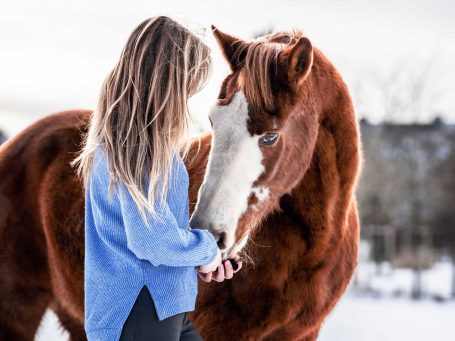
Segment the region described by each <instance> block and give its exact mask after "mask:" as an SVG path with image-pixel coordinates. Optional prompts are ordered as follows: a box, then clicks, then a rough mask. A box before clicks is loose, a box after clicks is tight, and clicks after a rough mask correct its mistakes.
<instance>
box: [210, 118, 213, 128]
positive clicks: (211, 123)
mask: <svg viewBox="0 0 455 341" xmlns="http://www.w3.org/2000/svg"><path fill="white" fill-rule="evenodd" d="M209 122H210V126H211V127H212V128H213V122H212V119H211V118H210V117H209Z"/></svg>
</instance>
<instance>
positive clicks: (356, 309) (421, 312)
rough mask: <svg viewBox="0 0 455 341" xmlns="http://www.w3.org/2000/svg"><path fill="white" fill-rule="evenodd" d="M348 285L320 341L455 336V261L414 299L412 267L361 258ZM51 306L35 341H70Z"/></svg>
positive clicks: (437, 269) (429, 274)
mask: <svg viewBox="0 0 455 341" xmlns="http://www.w3.org/2000/svg"><path fill="white" fill-rule="evenodd" d="M356 276H357V279H356V286H355V287H354V286H353V285H352V286H351V287H350V288H349V290H348V292H347V293H346V294H345V295H344V297H343V298H342V299H341V301H340V302H339V303H338V305H337V306H336V307H335V309H334V311H333V312H332V314H331V315H330V316H329V317H328V318H327V319H326V321H325V324H324V326H323V328H322V330H321V333H320V336H319V340H320V341H376V340H378V341H407V340H412V341H419V340H422V341H423V340H425V341H427V340H434V341H446V340H447V341H451V340H455V299H450V289H451V288H450V283H451V276H452V265H451V264H450V263H449V262H439V263H436V264H435V266H434V267H433V268H432V269H430V270H427V271H424V272H423V274H422V286H423V293H424V295H423V297H424V298H423V299H422V300H419V301H415V300H411V299H410V298H409V297H410V292H411V286H412V279H413V277H412V272H411V271H410V270H407V269H391V268H390V267H389V266H388V265H387V264H384V265H383V269H382V271H381V275H377V274H376V268H375V266H374V265H373V264H372V263H369V262H361V264H360V266H359V268H358V269H357V274H356ZM67 339H68V335H67V333H66V332H62V330H61V329H60V328H59V327H58V323H57V319H56V317H55V315H54V314H53V313H52V312H50V311H48V312H47V313H46V315H45V316H44V318H43V322H42V325H41V328H40V330H39V331H38V334H37V337H36V341H57V340H58V341H60V340H67Z"/></svg>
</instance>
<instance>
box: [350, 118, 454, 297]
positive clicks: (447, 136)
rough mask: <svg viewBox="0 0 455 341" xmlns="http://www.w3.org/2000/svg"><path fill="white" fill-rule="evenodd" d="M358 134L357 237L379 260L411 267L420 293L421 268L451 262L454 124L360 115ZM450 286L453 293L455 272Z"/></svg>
mask: <svg viewBox="0 0 455 341" xmlns="http://www.w3.org/2000/svg"><path fill="white" fill-rule="evenodd" d="M361 133H362V141H363V149H364V150H363V156H364V165H363V172H362V176H361V179H360V182H359V187H358V192H357V194H358V199H359V209H360V214H361V219H362V238H363V239H366V240H368V241H369V242H370V247H371V254H370V257H371V259H372V260H374V261H375V262H376V263H377V264H378V265H379V264H380V263H381V262H389V263H390V264H391V265H392V266H395V267H405V268H411V269H413V270H414V273H415V276H414V278H415V280H414V285H413V296H414V297H419V296H420V295H421V294H422V288H421V272H422V271H423V270H425V269H428V268H430V267H431V266H432V265H433V264H434V262H435V261H437V260H438V259H440V258H441V257H443V256H446V257H450V258H451V259H452V261H453V262H454V264H455V214H454V209H455V177H454V175H455V125H446V124H443V123H442V122H441V121H440V120H438V119H437V120H435V121H434V122H433V123H432V124H406V125H404V124H401V125H400V124H380V125H372V124H369V123H368V122H367V121H365V120H362V121H361ZM378 269H380V267H379V266H378ZM454 271H455V267H454ZM454 273H455V272H454ZM452 287H453V294H454V295H455V276H454V282H453V284H452Z"/></svg>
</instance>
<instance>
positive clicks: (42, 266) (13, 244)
mask: <svg viewBox="0 0 455 341" xmlns="http://www.w3.org/2000/svg"><path fill="white" fill-rule="evenodd" d="M88 114H89V112H88V111H72V112H64V113H58V114H54V115H50V116H48V117H46V118H44V119H41V120H39V121H37V122H36V123H34V124H33V125H31V126H29V127H28V128H26V129H25V130H23V131H22V132H21V133H19V134H18V135H16V136H15V137H12V138H10V139H8V140H6V141H5V142H4V143H3V144H2V145H0V295H1V299H0V340H31V339H33V336H34V334H35V332H36V329H37V327H38V325H39V323H40V320H41V317H42V315H43V313H44V311H45V309H46V308H47V306H48V304H49V301H50V299H51V295H52V291H51V284H50V275H49V263H50V262H49V259H48V252H47V246H46V233H45V231H44V226H43V225H44V224H43V221H44V220H43V215H42V212H43V210H42V203H43V201H44V200H45V198H44V197H43V196H44V195H45V193H44V191H43V181H44V179H45V178H46V176H47V174H46V173H47V172H48V170H49V168H50V167H51V165H52V164H53V163H54V162H55V160H56V159H58V158H59V154H61V149H62V145H64V144H65V143H67V139H68V138H70V139H71V138H73V136H74V134H73V135H68V134H67V133H65V130H67V129H72V130H73V131H74V130H75V129H74V127H76V126H80V125H81V123H83V122H85V121H86V117H87V116H88ZM78 122H79V123H78Z"/></svg>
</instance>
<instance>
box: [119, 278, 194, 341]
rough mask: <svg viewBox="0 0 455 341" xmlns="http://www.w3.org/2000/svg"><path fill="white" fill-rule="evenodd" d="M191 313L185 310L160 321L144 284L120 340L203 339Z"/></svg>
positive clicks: (184, 340) (168, 340) (163, 340)
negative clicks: (190, 318) (191, 319)
mask: <svg viewBox="0 0 455 341" xmlns="http://www.w3.org/2000/svg"><path fill="white" fill-rule="evenodd" d="M189 314H190V313H189V312H184V313H180V314H177V315H173V316H170V317H168V318H166V319H164V320H162V321H159V320H158V316H157V314H156V310H155V304H154V303H153V300H152V297H151V296H150V293H149V291H148V289H147V287H146V286H144V287H143V288H142V290H141V292H140V293H139V295H138V297H137V299H136V302H135V303H134V306H133V308H132V309H131V312H130V314H129V315H128V318H127V319H126V321H125V324H124V325H123V329H122V334H121V335H120V341H155V340H157V341H177V340H180V341H203V339H202V337H201V335H199V333H198V332H197V330H196V329H195V328H194V326H193V325H192V324H191V321H190V320H189V318H188V316H189Z"/></svg>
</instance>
